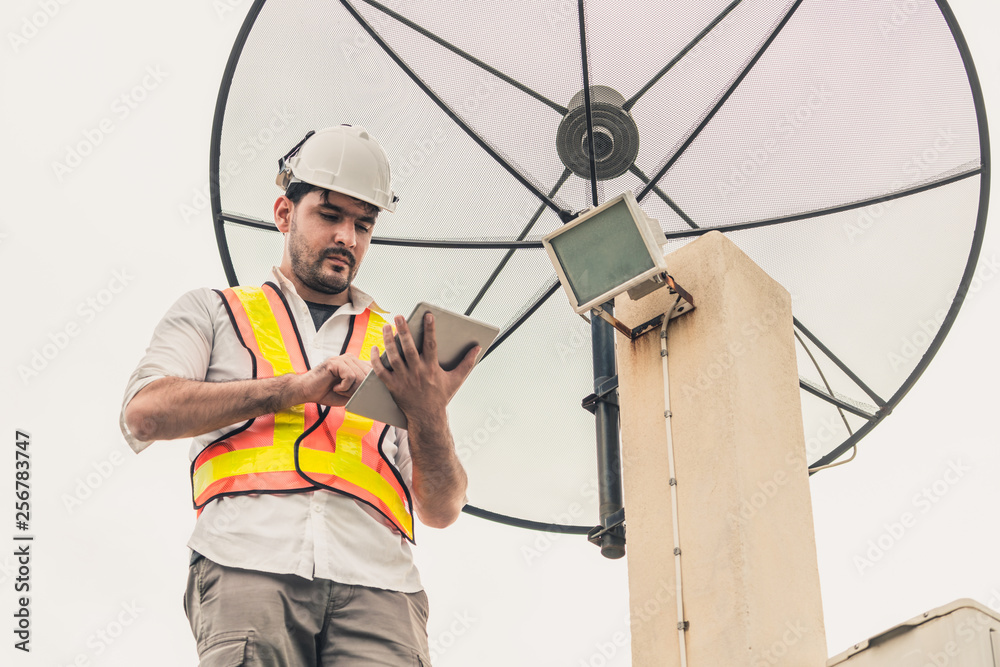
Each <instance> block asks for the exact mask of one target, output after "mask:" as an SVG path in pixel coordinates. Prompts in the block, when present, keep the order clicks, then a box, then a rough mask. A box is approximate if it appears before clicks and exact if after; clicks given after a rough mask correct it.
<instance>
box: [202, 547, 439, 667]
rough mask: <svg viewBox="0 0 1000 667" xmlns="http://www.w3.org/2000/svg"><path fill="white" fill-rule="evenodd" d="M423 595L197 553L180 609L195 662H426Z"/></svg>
mask: <svg viewBox="0 0 1000 667" xmlns="http://www.w3.org/2000/svg"><path fill="white" fill-rule="evenodd" d="M427 610H428V608H427V594H426V593H424V592H423V591H420V592H419V593H399V592H396V591H387V590H382V589H378V588H368V587H365V586H348V585H345V584H338V583H336V582H333V581H329V580H326V579H314V580H312V581H309V580H307V579H303V578H302V577H298V576H296V575H293V574H271V573H268V572H257V571H254V570H241V569H238V568H230V567H225V566H222V565H219V564H217V563H214V562H212V561H210V560H209V559H207V558H205V557H203V556H199V555H196V556H195V558H194V559H193V561H192V563H191V569H190V571H189V573H188V584H187V591H186V592H185V595H184V611H185V613H186V614H187V617H188V621H190V623H191V630H192V632H193V633H194V636H195V639H197V641H198V655H199V656H200V658H201V662H200V663H199V664H200V667H239V666H240V665H246V667H362V666H364V667H372V666H375V665H385V666H386V667H410V666H414V667H429V666H430V664H431V663H430V660H429V659H428V657H427V654H428V647H427Z"/></svg>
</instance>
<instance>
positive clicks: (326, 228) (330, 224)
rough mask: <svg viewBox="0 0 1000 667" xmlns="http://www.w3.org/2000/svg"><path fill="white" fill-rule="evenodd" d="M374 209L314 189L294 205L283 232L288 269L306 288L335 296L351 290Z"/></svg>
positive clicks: (374, 213)
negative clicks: (289, 223)
mask: <svg viewBox="0 0 1000 667" xmlns="http://www.w3.org/2000/svg"><path fill="white" fill-rule="evenodd" d="M377 214H378V209H376V208H374V207H372V206H370V205H368V204H366V203H364V202H362V201H359V200H357V199H354V198H353V197H348V196H347V195H344V194H341V193H339V192H331V191H329V190H319V191H314V192H310V193H309V194H308V195H306V196H305V197H303V198H302V199H301V200H300V201H299V203H298V204H297V205H295V206H294V208H293V210H292V214H291V227H290V229H289V232H288V253H289V257H290V258H291V269H292V271H293V272H294V273H295V276H296V277H297V278H298V279H299V281H300V282H302V284H303V285H305V286H306V287H308V288H310V289H312V290H314V291H316V292H320V293H323V294H340V293H341V292H343V291H344V290H346V289H347V288H348V287H350V285H351V281H352V280H353V279H354V275H355V273H356V272H357V268H358V266H360V264H361V260H362V259H363V258H364V256H365V252H366V251H367V250H368V244H369V243H370V242H371V236H372V227H373V226H374V225H375V217H376V216H377Z"/></svg>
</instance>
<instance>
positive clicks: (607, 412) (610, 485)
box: [590, 301, 625, 558]
mask: <svg viewBox="0 0 1000 667" xmlns="http://www.w3.org/2000/svg"><path fill="white" fill-rule="evenodd" d="M601 307H602V308H604V310H605V311H607V312H608V313H609V314H613V313H614V302H612V301H609V302H608V303H606V304H604V305H603V306H601ZM590 332H591V340H592V342H593V348H594V349H593V359H594V393H596V394H598V395H600V390H601V385H602V384H604V383H605V382H607V381H609V380H611V379H613V378H615V377H616V376H617V374H618V366H617V363H616V362H615V330H614V329H613V328H612V327H611V325H610V324H608V323H607V322H605V321H604V320H602V319H601V318H599V317H592V318H591V320H590ZM612 395H613V396H617V395H618V390H617V389H614V390H612ZM596 408H597V410H596V411H595V413H594V416H595V417H596V421H595V424H596V428H597V484H598V493H599V502H600V514H601V525H602V526H604V527H605V528H607V526H608V519H609V517H610V516H611V515H612V514H614V513H615V512H618V511H619V510H621V509H622V464H621V448H620V447H619V438H618V405H617V401H616V402H615V403H612V402H609V401H605V400H598V401H597V405H596ZM601 555H603V556H604V557H605V558H621V557H622V556H624V555H625V540H624V539H623V538H622V537H621V535H619V534H615V533H614V532H607V533H605V534H604V535H602V536H601Z"/></svg>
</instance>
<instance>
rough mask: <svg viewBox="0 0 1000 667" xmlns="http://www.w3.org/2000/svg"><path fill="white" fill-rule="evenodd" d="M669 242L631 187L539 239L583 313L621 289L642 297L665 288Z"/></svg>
mask: <svg viewBox="0 0 1000 667" xmlns="http://www.w3.org/2000/svg"><path fill="white" fill-rule="evenodd" d="M666 242H667V239H666V237H665V236H664V234H663V230H661V229H660V225H659V223H658V222H657V221H656V220H654V219H652V218H650V217H649V216H647V215H646V213H645V211H643V210H642V208H641V207H640V206H639V204H638V202H636V200H635V196H634V195H633V194H632V192H631V191H626V192H624V193H623V194H621V195H619V196H617V197H615V198H614V199H611V200H610V201H607V202H605V203H604V204H601V205H600V206H598V207H596V208H593V209H590V210H588V211H585V212H584V213H582V214H580V215H579V216H578V217H577V218H576V219H575V220H573V221H572V222H569V223H567V224H566V225H564V226H562V227H560V228H559V229H557V230H555V231H554V232H552V233H550V234H548V235H546V236H545V237H544V238H543V239H542V243H543V244H544V246H545V250H546V252H548V253H549V259H551V260H552V264H553V266H555V268H556V273H557V274H558V275H559V282H560V283H562V286H563V289H565V290H566V295H567V296H568V297H569V301H570V304H572V306H573V310H575V311H576V312H577V313H580V314H582V313H585V312H586V311H589V310H591V309H593V308H595V307H598V306H600V305H601V304H603V303H605V302H607V301H610V300H611V299H613V298H615V297H616V296H618V295H619V294H621V293H623V292H629V295H630V296H631V297H632V298H634V299H637V298H640V297H642V296H645V295H646V294H649V293H650V292H652V291H654V290H656V289H658V288H660V287H663V286H664V285H665V284H666V282H665V280H666V277H667V276H666V273H667V264H666V260H664V258H663V245H664V244H665V243H666Z"/></svg>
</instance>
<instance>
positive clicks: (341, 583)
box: [121, 126, 479, 667]
mask: <svg viewBox="0 0 1000 667" xmlns="http://www.w3.org/2000/svg"><path fill="white" fill-rule="evenodd" d="M389 177H390V175H389V164H388V160H387V158H386V156H385V153H384V152H383V151H382V149H381V147H380V146H379V145H378V144H377V143H376V142H375V141H374V140H373V139H372V138H371V137H370V136H369V135H368V134H367V133H366V132H365V131H363V130H361V129H360V128H353V127H349V126H340V127H333V128H327V129H325V130H320V131H319V132H310V133H309V134H307V135H306V137H305V139H303V141H301V142H299V144H298V145H297V146H295V147H294V148H293V149H292V150H291V151H290V152H289V153H288V154H287V155H286V156H285V157H284V158H283V159H282V161H281V172H280V173H279V175H278V179H277V182H278V185H279V186H281V187H282V188H283V189H284V190H285V193H284V194H283V195H282V196H280V197H278V199H277V201H276V202H275V204H274V222H275V225H276V226H277V228H278V230H279V231H281V232H282V233H283V234H284V253H283V256H282V259H281V265H280V266H279V267H275V268H274V269H272V276H273V281H270V282H269V283H267V284H265V285H264V286H263V287H261V288H243V287H241V288H236V289H228V290H224V291H212V290H208V289H203V290H196V291H193V292H189V293H187V294H185V295H183V296H182V297H181V298H180V299H179V300H178V301H177V302H176V303H175V304H174V306H173V307H172V308H171V309H170V311H169V312H168V313H167V314H166V316H165V317H164V318H163V320H162V321H161V322H160V323H159V325H158V326H157V328H156V331H155V333H154V335H153V339H152V342H151V343H150V347H149V348H148V350H147V352H146V355H145V357H144V358H143V360H142V361H141V362H140V364H139V366H138V367H137V369H136V370H135V372H134V373H133V374H132V377H131V378H130V380H129V384H128V387H127V389H126V394H125V399H124V401H123V404H122V420H121V421H122V432H123V433H124V434H125V437H126V439H127V440H128V442H129V444H130V446H131V447H132V448H133V449H134V450H135V451H137V452H139V451H141V450H143V449H144V448H145V447H147V446H148V445H149V444H150V443H151V442H152V441H154V440H170V439H175V438H187V437H193V438H194V440H193V444H192V448H191V457H192V488H193V496H194V504H195V507H196V508H198V510H199V514H198V519H197V522H196V524H195V529H194V533H193V535H192V536H191V539H190V541H189V542H188V546H189V547H191V549H192V562H191V566H190V571H189V576H188V587H187V592H186V594H185V612H186V613H187V616H188V619H189V621H190V623H191V628H192V631H193V633H194V635H195V638H196V639H197V642H198V653H199V656H200V657H201V663H200V664H201V665H202V666H203V667H213V666H216V665H267V666H268V667H278V666H285V665H287V666H289V667H303V666H309V665H323V666H335V667H353V666H356V665H392V666H396V665H429V664H430V661H429V659H428V657H427V653H428V650H427V630H426V623H427V597H426V594H425V593H424V592H423V589H422V586H421V584H420V578H419V575H418V573H417V571H416V569H415V567H414V565H413V561H412V556H411V552H410V548H409V542H410V541H412V537H413V513H414V512H415V513H416V516H417V517H419V519H420V520H421V522H423V523H424V524H426V525H428V526H432V527H437V528H444V527H446V526H448V525H450V524H451V523H453V522H454V521H455V520H456V519H457V517H458V514H459V512H460V510H461V508H462V506H463V504H464V502H465V491H466V483H467V482H466V476H465V471H464V470H463V469H462V465H461V463H460V462H459V461H458V457H457V456H456V454H455V447H454V442H453V440H452V436H451V433H450V431H449V428H448V420H447V415H446V412H445V408H446V406H447V404H448V402H449V401H450V400H451V398H452V396H454V394H455V392H456V391H457V390H458V388H459V386H460V385H461V384H462V382H463V381H464V380H465V378H466V377H467V376H468V374H469V373H470V372H471V370H472V366H473V364H474V362H475V358H476V355H477V354H478V352H479V350H478V348H476V349H473V350H471V351H470V352H469V354H468V355H467V356H466V357H465V359H464V361H463V362H462V363H461V365H460V366H459V367H457V368H456V369H454V370H453V371H451V372H445V371H444V370H443V369H442V368H441V367H440V365H439V364H438V363H437V352H436V343H435V338H434V322H433V319H432V318H430V317H429V316H428V317H427V319H425V321H424V328H425V337H424V338H425V342H424V345H423V349H422V350H417V349H416V347H415V345H414V342H413V338H412V336H411V334H410V331H409V329H408V327H407V324H406V322H405V320H404V319H403V318H401V317H397V318H396V319H395V325H396V329H397V333H398V338H399V343H398V347H397V344H396V343H395V341H394V339H393V331H392V326H391V325H390V324H389V323H388V322H387V321H386V320H385V319H384V318H382V316H381V311H380V310H379V309H378V307H377V306H376V305H375V304H374V302H373V300H372V298H371V297H370V296H368V295H367V294H365V293H364V292H362V291H361V290H359V289H358V288H356V287H354V286H353V285H352V281H353V279H354V276H355V274H356V272H357V269H358V267H359V266H360V265H361V262H362V260H363V259H364V256H365V253H366V251H367V250H368V246H369V243H370V240H371V235H372V229H373V227H374V225H375V220H376V217H377V215H378V212H379V210H380V209H381V210H387V211H390V212H391V211H392V210H394V208H395V201H396V198H395V196H394V195H393V194H392V191H391V188H390V182H389ZM380 345H382V349H384V350H385V352H386V355H387V357H388V359H389V366H388V367H387V366H386V365H384V364H383V363H382V361H381V360H380V358H379V350H380V347H379V346H380ZM400 348H401V349H400ZM369 359H370V360H371V361H370V362H369ZM369 368H371V369H373V370H374V371H375V373H376V375H377V376H378V377H379V378H380V379H381V380H382V381H383V382H384V383H385V384H386V386H387V387H388V388H389V390H390V392H391V393H392V395H393V397H394V398H395V400H396V403H397V404H398V405H399V407H400V408H401V409H402V411H403V413H404V414H405V415H406V417H407V420H408V431H404V430H402V429H396V428H394V427H392V426H387V425H384V424H380V423H378V422H373V421H372V420H366V419H364V418H362V417H360V416H357V415H352V414H351V413H346V412H345V411H344V409H343V406H344V404H345V403H346V402H347V399H348V398H349V397H350V396H351V395H352V394H353V393H354V391H355V390H356V389H357V387H358V385H359V384H360V383H361V380H362V379H363V378H364V377H365V375H366V374H367V372H368V370H369Z"/></svg>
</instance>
